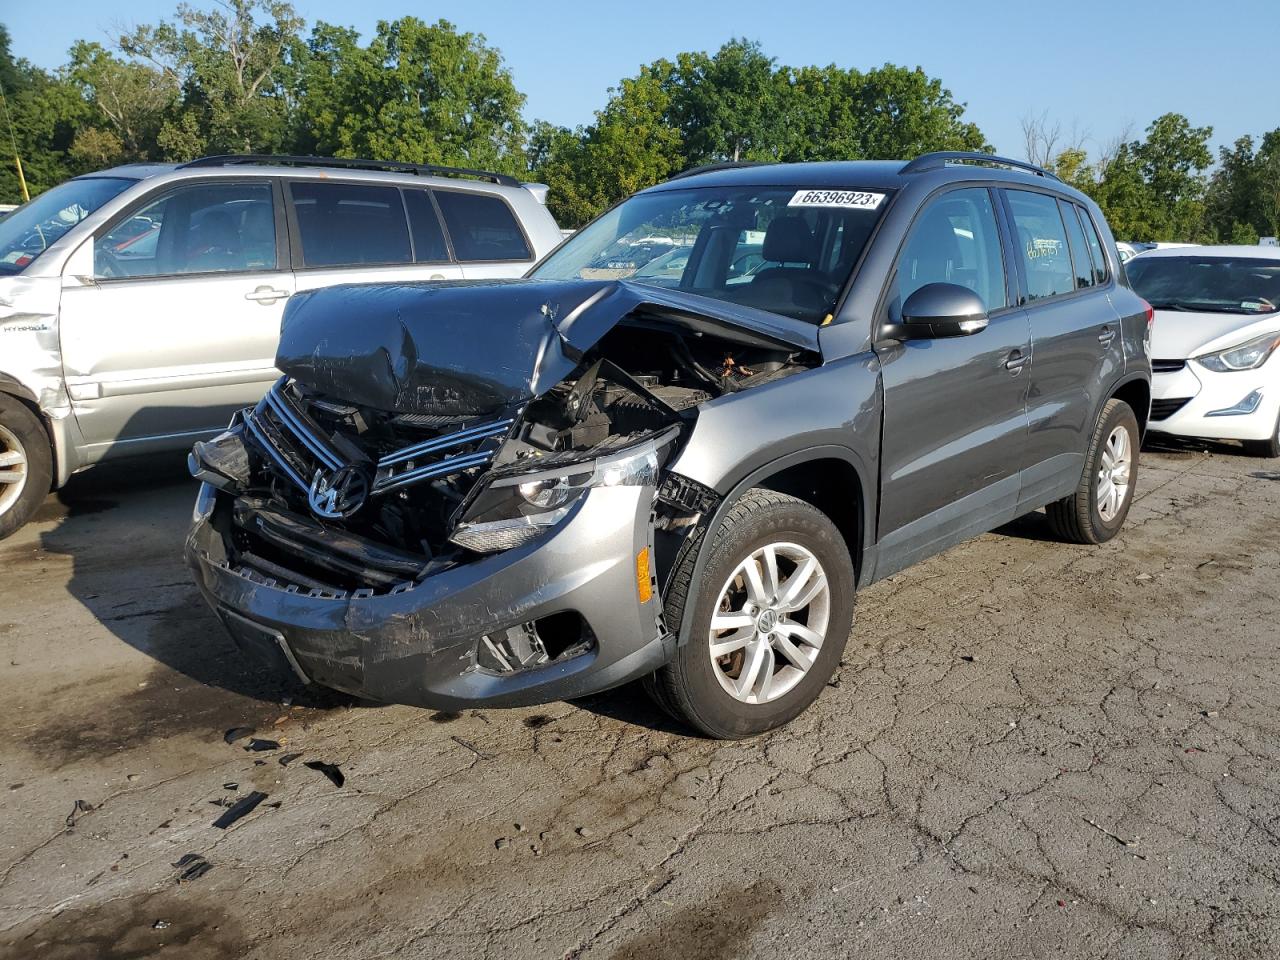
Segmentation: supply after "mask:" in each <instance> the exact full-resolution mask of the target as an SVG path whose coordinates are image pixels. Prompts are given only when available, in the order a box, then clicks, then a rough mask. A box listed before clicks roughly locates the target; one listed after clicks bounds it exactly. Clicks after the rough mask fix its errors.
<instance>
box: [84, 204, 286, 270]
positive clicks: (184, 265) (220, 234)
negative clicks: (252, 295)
mask: <svg viewBox="0 0 1280 960" xmlns="http://www.w3.org/2000/svg"><path fill="white" fill-rule="evenodd" d="M274 269H276V220H275V207H274V204H273V202H272V197H271V186H270V184H266V183H202V184H193V185H191V186H188V187H179V188H178V189H176V190H173V191H171V192H169V193H167V194H165V195H164V196H162V197H160V198H159V199H158V200H154V201H152V202H151V203H149V204H147V205H146V206H145V207H143V208H142V209H141V210H139V211H138V212H136V213H134V214H133V215H132V216H130V217H129V218H128V219H127V220H125V221H123V222H122V223H118V224H116V225H115V226H114V227H112V228H111V229H110V230H108V231H107V232H106V233H105V234H103V235H102V236H100V237H98V238H96V239H95V240H94V241H93V272H94V276H95V277H97V278H98V279H100V280H110V279H119V278H123V277H171V276H181V275H183V274H190V273H245V272H250V271H254V270H274Z"/></svg>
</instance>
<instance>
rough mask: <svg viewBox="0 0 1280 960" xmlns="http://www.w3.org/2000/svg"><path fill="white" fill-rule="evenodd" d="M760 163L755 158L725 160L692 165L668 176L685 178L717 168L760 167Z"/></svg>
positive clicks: (675, 178) (679, 178)
mask: <svg viewBox="0 0 1280 960" xmlns="http://www.w3.org/2000/svg"><path fill="white" fill-rule="evenodd" d="M758 166H760V164H759V163H758V162H757V161H755V160H725V161H723V162H721V163H707V164H704V165H702V166H701V167H690V168H689V169H688V170H681V171H680V172H679V173H676V174H672V175H671V176H669V177H667V179H668V180H683V179H684V178H685V177H693V176H697V175H698V174H699V173H712V172H713V171H716V170H736V169H737V168H738V167H758Z"/></svg>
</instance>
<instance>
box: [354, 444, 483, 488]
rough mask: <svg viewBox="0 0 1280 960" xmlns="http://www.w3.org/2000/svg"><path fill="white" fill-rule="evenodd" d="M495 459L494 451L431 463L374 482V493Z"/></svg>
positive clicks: (461, 455) (441, 475)
mask: <svg viewBox="0 0 1280 960" xmlns="http://www.w3.org/2000/svg"><path fill="white" fill-rule="evenodd" d="M492 459H493V451H489V450H482V451H480V452H479V453H464V454H460V455H459V456H456V457H449V458H447V459H445V460H439V461H437V462H436V463H429V464H427V465H426V466H425V467H418V468H416V469H414V470H407V471H405V472H404V473H402V474H399V475H398V476H393V477H388V478H386V479H384V480H374V483H373V491H372V492H373V493H384V492H386V491H387V490H394V489H395V488H396V487H402V486H404V485H405V484H408V483H416V482H417V481H419V480H428V479H430V478H431V477H443V476H445V475H447V474H450V473H459V472H461V471H462V470H466V469H469V468H471V467H479V466H482V465H484V464H486V463H488V462H489V461H491V460H492Z"/></svg>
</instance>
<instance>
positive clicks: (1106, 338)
mask: <svg viewBox="0 0 1280 960" xmlns="http://www.w3.org/2000/svg"><path fill="white" fill-rule="evenodd" d="M1115 336H1116V332H1115V331H1114V330H1112V329H1111V328H1110V327H1103V328H1102V332H1101V333H1100V334H1098V342H1099V343H1110V342H1111V341H1112V340H1114V339H1115Z"/></svg>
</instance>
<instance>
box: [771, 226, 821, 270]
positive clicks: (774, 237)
mask: <svg viewBox="0 0 1280 960" xmlns="http://www.w3.org/2000/svg"><path fill="white" fill-rule="evenodd" d="M814 246H815V244H814V238H813V231H812V230H810V229H809V225H808V224H807V223H805V222H804V221H803V220H801V219H800V218H799V217H779V218H778V219H777V220H774V221H773V223H771V224H769V229H767V230H766V231H765V232H764V249H763V250H761V255H762V256H763V257H764V258H765V259H766V260H768V261H770V262H772V263H810V264H811V263H813V262H814V260H815V259H816V251H815V249H814Z"/></svg>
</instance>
